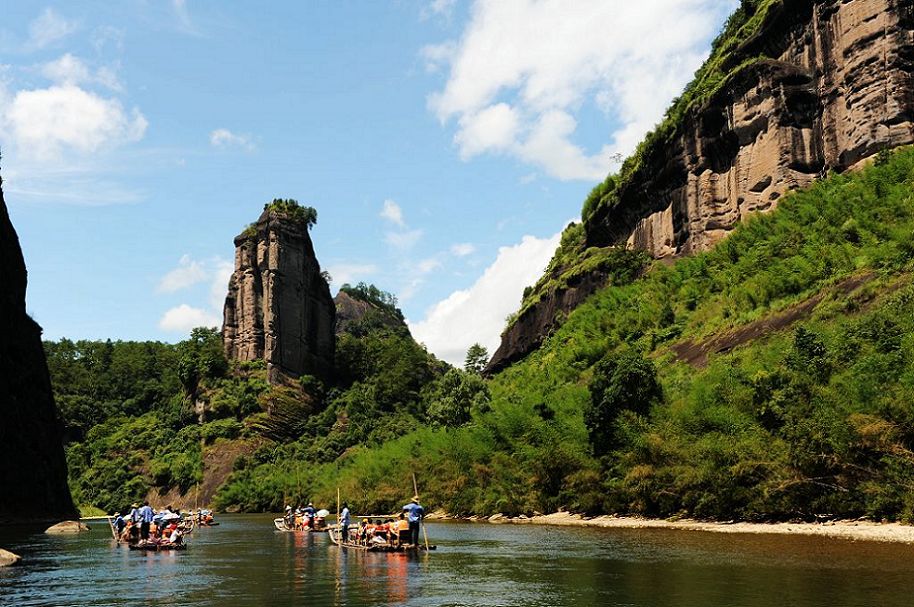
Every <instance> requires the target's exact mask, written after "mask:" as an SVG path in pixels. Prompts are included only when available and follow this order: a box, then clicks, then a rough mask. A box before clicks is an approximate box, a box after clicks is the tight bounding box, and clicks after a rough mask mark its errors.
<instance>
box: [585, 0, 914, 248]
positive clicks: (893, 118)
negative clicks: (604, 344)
mask: <svg viewBox="0 0 914 607" xmlns="http://www.w3.org/2000/svg"><path fill="white" fill-rule="evenodd" d="M759 57H761V59H759V60H755V61H753V58H759ZM728 61H729V62H730V63H731V64H732V65H733V67H734V71H733V73H732V74H731V75H730V77H729V78H728V81H727V82H726V83H725V85H724V86H723V87H721V88H720V89H719V90H718V91H717V92H716V93H715V94H714V95H713V96H712V97H711V98H710V99H709V100H708V101H707V102H705V103H704V104H702V105H701V106H699V107H696V108H694V109H692V110H691V111H689V112H688V113H687V114H686V116H685V118H684V120H683V121H682V122H681V123H680V125H679V127H678V128H677V129H676V133H675V135H674V137H672V138H671V140H669V141H668V142H667V145H664V146H659V145H658V146H654V147H653V148H652V149H650V150H649V151H648V153H647V154H646V155H645V157H644V160H643V162H642V164H641V167H640V170H638V171H637V172H636V173H635V174H634V175H632V177H631V178H630V179H628V180H626V181H625V182H624V183H622V184H620V187H619V190H618V191H617V192H616V195H615V197H614V200H613V203H612V204H607V205H603V206H601V207H599V208H598V209H597V210H596V211H595V213H594V214H593V215H592V216H591V217H590V218H589V219H588V221H587V222H586V225H585V227H586V230H587V243H588V245H589V246H606V245H612V244H623V243H625V244H628V245H629V246H634V247H637V248H641V249H644V250H647V251H649V252H650V253H651V254H652V255H654V256H655V257H665V256H671V255H679V254H688V253H692V252H696V251H703V250H706V249H708V248H709V247H711V246H713V245H714V244H715V243H717V242H718V241H720V239H721V238H723V237H724V236H726V234H727V233H729V232H730V231H731V230H732V229H733V228H734V227H735V226H736V224H737V223H739V222H740V221H742V220H743V219H744V218H745V217H746V216H747V215H749V214H751V213H754V212H758V211H767V210H771V209H773V208H775V207H776V206H777V201H778V200H779V199H780V198H781V196H783V195H784V194H785V193H786V192H787V191H789V190H792V189H796V188H802V187H805V186H808V185H809V184H810V183H811V182H812V181H813V180H815V179H816V178H817V177H819V176H821V175H823V174H825V173H826V172H827V171H830V170H835V171H843V170H846V169H848V168H851V167H853V166H854V165H855V164H856V163H858V162H860V161H861V160H863V159H865V158H867V157H869V156H871V155H873V154H875V153H876V152H878V151H880V150H882V149H886V148H892V147H896V146H899V145H905V144H910V143H914V4H912V3H911V2H910V1H905V0H824V1H822V0H820V1H814V0H784V1H783V2H781V3H778V4H777V5H776V6H775V7H774V8H773V9H772V10H771V11H770V12H769V13H768V14H767V16H766V19H765V22H764V24H763V25H762V27H761V29H760V30H759V32H758V33H757V34H756V35H755V36H753V37H752V38H750V39H749V40H747V41H746V42H745V43H743V44H742V46H741V47H740V48H739V49H738V50H737V51H736V52H735V53H733V54H732V55H731V56H730V57H729V58H728ZM746 61H751V63H749V64H748V65H745V66H744V67H742V68H741V69H735V68H736V66H739V65H740V64H742V63H744V62H746Z"/></svg>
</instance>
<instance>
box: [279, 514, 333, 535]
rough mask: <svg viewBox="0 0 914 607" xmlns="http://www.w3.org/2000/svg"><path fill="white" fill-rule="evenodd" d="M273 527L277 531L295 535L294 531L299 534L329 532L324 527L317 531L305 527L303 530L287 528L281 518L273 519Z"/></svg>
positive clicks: (314, 528) (284, 520)
mask: <svg viewBox="0 0 914 607" xmlns="http://www.w3.org/2000/svg"><path fill="white" fill-rule="evenodd" d="M273 525H274V526H275V527H276V530H277V531H282V532H284V533H295V532H296V531H298V532H301V533H327V531H329V529H328V528H327V527H326V526H325V527H321V528H319V529H318V528H317V527H313V528H312V527H307V526H306V527H305V528H303V529H295V528H293V527H289V526H288V525H287V524H286V519H284V518H282V517H280V518H274V519H273Z"/></svg>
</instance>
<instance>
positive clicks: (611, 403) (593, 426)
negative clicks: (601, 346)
mask: <svg viewBox="0 0 914 607" xmlns="http://www.w3.org/2000/svg"><path fill="white" fill-rule="evenodd" d="M662 397H663V390H662V388H661V387H660V384H659V382H658V381H657V370H656V369H655V368H654V363H652V362H651V361H649V360H645V358H644V357H643V356H642V355H641V353H640V352H637V351H633V350H627V351H624V352H621V353H616V352H613V353H611V354H608V355H607V356H605V357H603V359H601V360H600V362H598V363H597V364H596V365H595V366H594V372H593V378H592V379H591V380H590V406H589V407H587V408H585V409H584V425H585V426H587V432H588V434H589V436H590V442H591V444H592V445H593V449H594V453H596V454H597V455H604V454H606V453H609V452H610V451H611V450H612V449H613V448H615V447H616V446H617V445H618V437H617V436H616V428H615V426H616V421H617V419H618V418H619V416H620V415H621V414H622V413H623V412H624V411H630V412H632V413H634V414H637V415H641V416H647V415H648V414H649V413H650V408H651V406H652V405H653V404H654V403H656V402H658V401H660V400H661V399H662Z"/></svg>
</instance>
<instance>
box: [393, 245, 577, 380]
mask: <svg viewBox="0 0 914 607" xmlns="http://www.w3.org/2000/svg"><path fill="white" fill-rule="evenodd" d="M561 236H562V234H561V232H559V233H558V234H555V235H554V236H551V237H550V238H535V237H533V236H524V237H523V239H522V240H521V242H520V243H519V244H516V245H514V246H509V247H501V248H500V249H499V250H498V257H497V258H496V259H495V261H494V262H493V263H492V265H490V266H489V267H488V268H486V270H485V272H484V273H483V275H482V276H481V277H480V278H479V279H478V280H477V281H476V282H475V283H474V284H473V286H471V287H470V288H469V289H465V290H461V291H455V292H453V293H452V294H451V295H450V296H448V297H447V298H446V299H444V300H442V301H440V302H438V303H437V304H435V305H434V306H432V307H431V308H430V309H429V310H428V312H427V313H426V315H425V318H424V319H422V320H421V321H419V322H409V328H410V330H411V331H412V333H413V335H415V336H416V339H417V340H418V341H420V342H422V343H424V344H425V345H426V346H427V347H428V349H429V350H430V351H432V352H434V353H435V354H436V355H437V356H438V357H439V358H442V359H444V360H446V361H448V362H450V363H452V364H455V365H462V364H463V359H464V357H465V355H466V351H467V349H468V348H469V347H470V346H471V345H473V344H474V343H477V342H478V343H480V344H482V345H483V346H485V347H486V348H488V350H489V353H490V354H494V352H495V350H496V349H497V348H498V344H499V342H500V335H501V331H502V329H504V326H505V318H506V317H507V316H508V315H509V314H511V313H512V312H515V311H516V310H517V308H518V306H519V305H520V300H521V296H522V295H523V292H524V287H526V286H528V285H532V284H534V283H535V282H536V281H537V280H538V279H539V277H540V276H541V275H542V273H543V270H545V268H546V265H547V264H548V263H549V260H550V259H551V258H552V254H553V253H555V249H556V247H557V246H558V244H559V241H560V240H561Z"/></svg>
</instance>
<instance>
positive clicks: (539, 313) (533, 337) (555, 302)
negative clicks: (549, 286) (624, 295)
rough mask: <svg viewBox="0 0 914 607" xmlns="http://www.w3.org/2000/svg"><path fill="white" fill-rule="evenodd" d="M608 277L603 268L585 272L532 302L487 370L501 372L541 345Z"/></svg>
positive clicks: (508, 331)
mask: <svg viewBox="0 0 914 607" xmlns="http://www.w3.org/2000/svg"><path fill="white" fill-rule="evenodd" d="M608 279H609V274H608V273H606V272H601V271H595V272H590V273H587V274H582V275H580V276H578V277H576V278H575V279H574V280H573V281H571V282H569V283H568V284H567V285H566V286H563V287H562V288H560V289H557V290H555V291H552V292H551V293H550V294H549V296H548V297H544V298H543V299H542V300H540V301H539V302H537V303H536V304H535V305H533V306H531V307H530V308H529V309H528V310H526V311H525V312H524V313H523V314H521V315H520V316H519V317H518V318H517V320H516V321H515V322H514V323H513V324H512V325H511V326H510V327H508V328H507V329H506V330H505V332H504V333H503V334H502V336H501V344H500V345H499V346H498V350H496V351H495V354H493V355H492V358H491V359H490V360H489V363H488V364H487V365H486V368H485V371H484V372H483V373H484V374H485V375H491V374H493V373H497V372H498V371H500V370H501V369H504V368H505V367H507V366H509V365H511V364H512V363H515V362H517V361H518V360H520V359H522V358H523V357H524V356H525V355H527V354H528V353H529V352H532V351H533V350H535V349H537V348H539V347H540V345H541V344H542V343H543V340H544V339H545V338H546V337H548V336H549V334H550V333H552V332H553V331H554V330H555V329H557V328H558V326H559V325H560V324H561V322H562V320H563V319H564V317H565V316H566V315H567V314H568V312H570V311H571V310H574V309H575V308H576V307H578V306H579V305H580V304H582V303H583V302H584V300H585V299H587V297H588V296H590V295H592V294H593V293H594V292H596V291H597V290H598V289H599V288H600V287H602V286H604V285H605V284H606V282H607V280H608Z"/></svg>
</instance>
